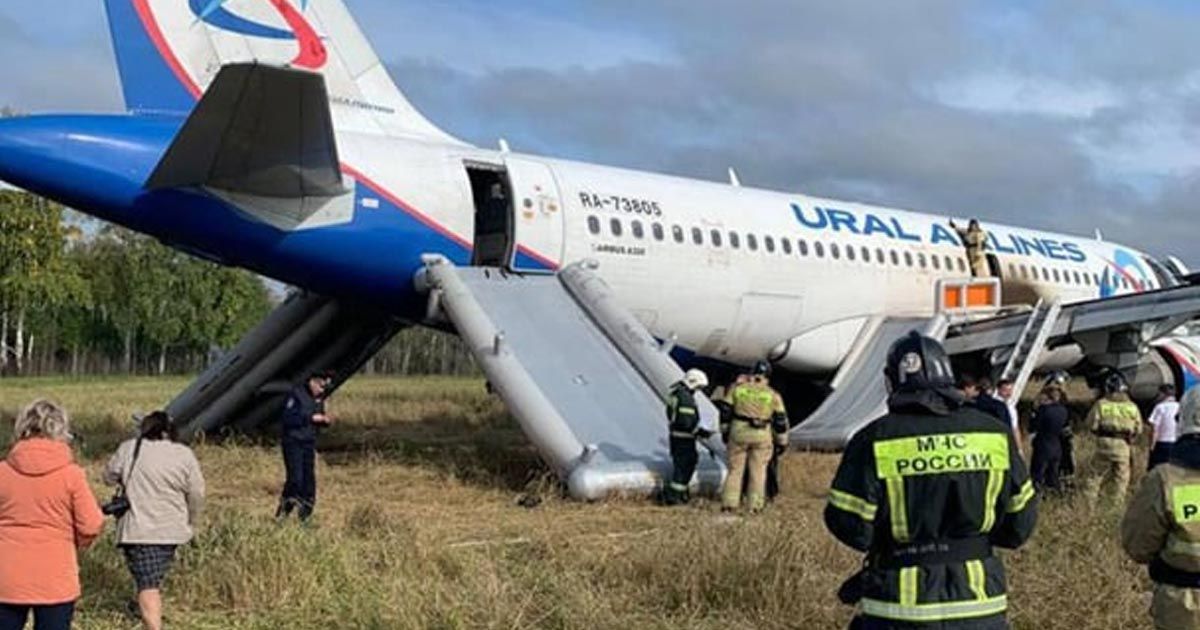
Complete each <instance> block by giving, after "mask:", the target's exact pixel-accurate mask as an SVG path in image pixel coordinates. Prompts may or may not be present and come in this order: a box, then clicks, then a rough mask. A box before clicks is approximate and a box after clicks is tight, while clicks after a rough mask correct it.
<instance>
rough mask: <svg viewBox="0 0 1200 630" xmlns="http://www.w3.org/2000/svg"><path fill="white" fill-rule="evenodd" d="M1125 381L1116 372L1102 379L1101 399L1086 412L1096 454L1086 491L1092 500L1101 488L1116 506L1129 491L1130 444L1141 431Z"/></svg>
mask: <svg viewBox="0 0 1200 630" xmlns="http://www.w3.org/2000/svg"><path fill="white" fill-rule="evenodd" d="M1128 389H1129V387H1128V385H1126V384H1125V378H1124V377H1123V376H1121V374H1120V373H1118V372H1113V373H1112V374H1109V375H1108V377H1107V378H1105V379H1104V397H1103V398H1101V399H1100V400H1097V401H1096V402H1095V404H1093V405H1092V409H1091V411H1089V412H1088V415H1087V420H1086V426H1087V427H1088V430H1089V431H1091V432H1092V434H1093V435H1095V436H1096V451H1095V453H1094V454H1093V455H1092V461H1091V462H1090V465H1089V467H1088V468H1089V470H1088V478H1087V481H1086V485H1085V488H1086V490H1087V495H1088V498H1089V499H1090V500H1092V501H1095V500H1096V499H1097V498H1098V496H1099V494H1100V491H1101V489H1102V488H1104V489H1107V494H1108V498H1109V499H1110V500H1112V501H1114V502H1116V503H1121V502H1123V501H1124V500H1125V491H1126V490H1127V489H1128V488H1129V468H1130V458H1131V457H1132V456H1133V453H1132V449H1130V448H1129V445H1130V444H1131V443H1132V442H1133V439H1134V438H1135V437H1137V435H1138V434H1139V433H1141V431H1142V412H1141V411H1139V410H1138V407H1137V405H1136V404H1135V403H1134V402H1133V401H1132V400H1130V399H1129V394H1127V393H1126V391H1127V390H1128Z"/></svg>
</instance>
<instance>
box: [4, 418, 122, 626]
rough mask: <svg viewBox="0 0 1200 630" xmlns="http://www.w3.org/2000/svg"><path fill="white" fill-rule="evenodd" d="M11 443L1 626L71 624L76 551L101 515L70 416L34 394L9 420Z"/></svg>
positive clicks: (91, 537)
mask: <svg viewBox="0 0 1200 630" xmlns="http://www.w3.org/2000/svg"><path fill="white" fill-rule="evenodd" d="M13 434H14V437H15V440H16V443H15V444H13V447H12V450H10V451H9V453H8V457H7V458H6V459H5V460H4V461H3V462H0V630H20V629H21V628H24V627H25V622H26V621H27V619H28V617H29V615H30V613H31V612H32V613H33V623H34V629H35V630H65V629H66V628H70V627H71V620H72V618H73V617H74V615H75V602H76V601H77V600H78V599H79V596H80V594H81V589H80V584H79V563H78V558H77V555H76V554H77V552H78V551H79V550H81V549H86V548H87V547H89V546H90V545H91V544H92V542H93V541H95V540H96V537H98V536H99V535H100V532H101V531H103V529H104V515H103V514H101V512H100V505H99V503H98V502H97V501H96V497H95V496H94V495H93V494H92V491H91V489H90V488H89V487H88V482H87V475H86V474H85V473H84V472H83V469H82V468H80V467H79V466H78V465H77V464H75V462H74V457H73V456H72V454H71V447H70V446H69V445H68V443H69V442H70V440H71V424H70V419H69V418H68V417H67V412H66V411H64V410H63V409H62V408H61V407H59V406H58V405H56V404H54V403H52V402H49V401H46V400H39V401H37V402H34V403H33V404H31V405H29V406H28V407H26V408H25V409H24V410H23V411H22V412H21V415H19V416H18V417H17V420H16V423H15V424H14V426H13Z"/></svg>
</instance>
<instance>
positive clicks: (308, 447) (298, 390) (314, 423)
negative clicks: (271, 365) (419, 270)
mask: <svg viewBox="0 0 1200 630" xmlns="http://www.w3.org/2000/svg"><path fill="white" fill-rule="evenodd" d="M332 381H333V375H332V374H330V373H328V372H323V371H322V372H315V373H313V374H312V375H311V376H309V377H308V379H306V380H305V382H304V383H303V384H301V385H299V386H298V387H295V388H293V389H292V391H291V393H289V394H288V397H287V401H286V402H285V403H284V405H283V418H282V423H281V424H282V425H283V426H282V427H281V428H282V431H283V466H284V470H285V471H286V474H287V480H286V481H285V482H284V484H283V496H282V497H280V500H279V508H278V509H277V510H276V511H275V517H276V518H280V519H282V518H286V517H287V516H288V515H290V514H291V513H292V512H293V511H296V512H297V513H298V515H299V516H300V520H301V521H302V522H303V521H307V520H308V519H309V518H310V517H311V516H312V513H313V508H314V507H315V506H316V503H317V477H316V470H315V468H316V457H317V429H318V428H319V427H325V426H329V424H330V422H331V419H330V417H329V415H327V414H326V413H325V396H326V393H327V392H328V390H329V386H330V383H331V382H332Z"/></svg>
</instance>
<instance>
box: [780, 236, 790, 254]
mask: <svg viewBox="0 0 1200 630" xmlns="http://www.w3.org/2000/svg"><path fill="white" fill-rule="evenodd" d="M779 246H780V247H782V248H783V253H785V254H788V255H791V253H792V242H791V241H789V240H788V239H786V238H781V239H779Z"/></svg>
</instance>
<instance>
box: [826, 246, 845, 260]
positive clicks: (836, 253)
mask: <svg viewBox="0 0 1200 630" xmlns="http://www.w3.org/2000/svg"><path fill="white" fill-rule="evenodd" d="M829 256H830V257H831V258H833V259H834V260H837V259H839V258H841V257H842V248H840V247H838V244H837V243H830V244H829Z"/></svg>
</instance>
